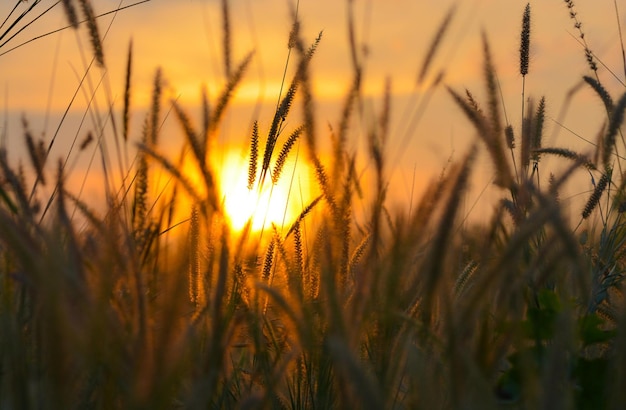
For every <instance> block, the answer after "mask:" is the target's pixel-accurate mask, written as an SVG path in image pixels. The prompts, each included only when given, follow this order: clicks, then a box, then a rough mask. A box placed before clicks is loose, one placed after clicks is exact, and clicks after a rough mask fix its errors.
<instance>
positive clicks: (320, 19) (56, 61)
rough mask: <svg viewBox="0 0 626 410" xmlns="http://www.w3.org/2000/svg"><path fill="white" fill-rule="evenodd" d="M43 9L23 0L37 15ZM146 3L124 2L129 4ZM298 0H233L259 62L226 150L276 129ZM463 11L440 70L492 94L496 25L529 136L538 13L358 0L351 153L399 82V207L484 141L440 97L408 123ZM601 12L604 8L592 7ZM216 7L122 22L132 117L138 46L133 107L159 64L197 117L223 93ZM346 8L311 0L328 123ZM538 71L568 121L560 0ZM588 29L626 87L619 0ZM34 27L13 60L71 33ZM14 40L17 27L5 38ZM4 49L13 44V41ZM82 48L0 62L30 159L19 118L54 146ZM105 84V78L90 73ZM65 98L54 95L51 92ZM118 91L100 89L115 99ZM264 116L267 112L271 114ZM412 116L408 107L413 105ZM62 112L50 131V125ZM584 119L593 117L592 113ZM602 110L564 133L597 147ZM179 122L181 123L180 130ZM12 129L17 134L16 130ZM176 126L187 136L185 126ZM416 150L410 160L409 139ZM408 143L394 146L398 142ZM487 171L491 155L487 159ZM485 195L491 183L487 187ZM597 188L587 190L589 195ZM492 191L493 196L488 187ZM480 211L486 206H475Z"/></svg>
mask: <svg viewBox="0 0 626 410" xmlns="http://www.w3.org/2000/svg"><path fill="white" fill-rule="evenodd" d="M15 1H16V0H7V1H2V2H1V3H0V17H2V18H4V16H6V15H7V14H8V12H9V11H10V9H11V8H12V7H13V3H14V2H15ZM33 1H35V0H29V2H27V3H23V4H22V5H20V9H24V8H25V7H28V6H29V5H31V4H32V2H33ZM133 2H134V1H129V0H124V1H122V5H128V4H131V3H133ZM289 2H291V3H292V4H295V2H293V1H292V0H232V1H231V2H230V4H231V12H232V16H231V24H232V28H233V30H234V31H233V37H234V38H233V40H234V52H233V56H234V58H235V62H236V61H238V60H239V59H241V58H242V57H243V56H244V55H245V54H246V53H247V51H249V50H255V57H254V60H253V64H252V66H251V69H250V70H249V71H248V72H247V74H246V79H245V81H244V83H243V84H242V86H241V88H240V89H239V91H238V93H237V95H236V98H235V100H234V106H233V107H232V108H233V109H232V110H231V112H230V114H229V116H228V117H227V118H226V121H225V127H224V129H223V132H222V135H221V136H220V138H221V139H222V141H223V142H225V141H231V140H238V141H245V140H246V138H247V133H248V131H249V128H250V124H251V121H252V119H253V118H252V115H253V112H254V107H255V106H256V104H258V103H259V102H262V103H263V104H264V105H262V106H261V107H262V110H261V116H260V118H259V120H260V123H261V126H262V127H263V126H265V127H267V126H268V122H269V121H270V118H268V117H267V115H268V109H267V107H271V105H272V104H275V101H276V93H277V90H278V86H279V84H280V79H281V75H282V72H283V69H284V64H285V58H286V56H287V37H288V33H289V27H290V19H289V8H288V4H289ZM52 3H54V2H53V1H51V0H43V1H42V3H41V6H38V7H37V10H40V11H43V10H44V9H45V8H47V5H51V4H52ZM453 3H456V4H457V6H458V9H457V14H456V17H455V20H454V21H453V26H452V30H451V32H450V33H449V35H448V37H447V38H446V41H445V42H444V44H443V47H442V48H441V50H440V53H439V55H438V57H437V60H436V61H435V66H434V70H433V72H436V71H437V70H439V69H441V68H442V67H445V69H446V77H445V81H444V82H445V83H446V84H447V85H450V86H452V87H453V88H455V89H457V90H461V91H462V90H463V89H464V88H465V87H468V88H470V89H471V90H472V91H473V92H474V93H475V94H476V95H477V96H478V97H479V98H480V97H482V95H483V94H482V88H481V84H482V82H481V78H480V64H481V58H482V56H481V52H480V31H481V29H484V30H486V32H487V33H488V36H489V39H490V41H491V46H492V52H493V57H494V61H495V64H496V67H497V69H498V75H499V78H500V81H501V85H502V90H503V96H504V101H505V102H506V108H507V114H508V116H509V120H510V122H511V123H512V124H513V125H514V126H515V127H516V129H519V123H520V113H519V111H520V109H521V95H520V92H521V77H520V75H519V73H518V64H519V63H518V47H519V30H520V24H521V15H522V11H523V9H524V6H525V4H526V1H525V0H524V1H522V0H507V1H502V0H465V1H463V0H461V1H457V2H454V1H450V0H437V1H435V0H426V1H414V0H386V1H382V0H369V1H368V0H357V1H354V10H355V16H356V26H357V36H358V39H357V41H358V42H359V44H361V45H363V44H366V45H367V48H368V50H369V54H368V58H367V59H366V69H365V75H366V80H365V84H364V91H365V94H366V95H367V96H368V97H372V98H368V99H367V100H366V105H365V111H364V116H363V118H361V119H356V120H355V124H354V125H353V128H352V130H353V135H352V141H351V143H352V147H353V149H359V148H360V147H362V144H363V141H364V140H365V137H364V136H365V135H366V130H367V126H368V125H369V120H368V118H369V117H371V115H372V114H371V113H372V112H374V111H375V110H377V109H378V107H379V105H380V101H379V100H380V99H379V92H380V90H382V88H383V84H384V80H385V78H386V77H387V76H389V77H390V78H391V80H392V89H393V93H394V100H393V102H392V104H393V110H394V111H393V114H392V120H393V124H392V128H391V129H392V136H391V138H392V141H390V147H389V150H390V152H391V153H390V154H389V155H390V158H393V169H390V170H389V173H390V177H391V179H392V181H393V182H392V187H393V192H394V196H395V199H399V200H408V198H409V196H410V194H409V192H410V191H411V185H412V181H413V170H416V174H417V177H416V179H417V180H419V181H422V182H421V184H423V181H424V180H427V179H429V178H430V177H431V176H435V175H437V174H438V173H439V172H440V171H441V169H442V168H443V167H444V166H445V164H446V163H447V161H448V159H449V158H450V157H452V158H460V157H461V156H462V155H463V153H464V148H465V147H466V146H467V144H468V142H469V141H471V140H472V138H473V131H472V129H471V127H470V126H469V123H468V122H467V121H466V120H465V119H464V118H463V117H462V115H461V114H460V113H459V110H458V109H457V108H456V107H455V106H454V105H453V104H452V102H451V100H450V98H449V97H448V95H447V94H446V93H445V91H444V90H443V89H442V88H440V89H439V90H438V91H437V92H436V93H435V94H434V96H433V98H432V100H431V102H430V103H429V105H428V107H427V111H426V113H425V116H424V117H423V118H422V119H421V120H420V122H419V123H418V124H417V126H416V127H415V128H412V129H407V124H408V121H406V120H404V121H403V120H402V119H403V118H404V117H403V116H402V113H403V112H405V111H407V109H408V110H409V111H408V112H412V111H411V110H412V108H411V106H410V105H408V104H409V103H410V101H411V97H412V96H415V95H419V92H420V91H421V89H419V88H415V79H416V75H417V71H418V68H419V66H420V63H421V61H422V58H423V56H424V53H425V50H426V48H427V45H428V43H429V42H430V39H431V38H432V36H433V33H434V31H435V29H436V27H437V25H438V23H439V22H440V21H441V19H442V17H443V16H444V14H445V13H446V11H447V9H448V8H449V6H450V5H451V4H453ZM592 3H593V4H592ZM117 4H118V1H114V0H94V6H95V7H96V9H97V11H98V12H103V11H108V10H110V9H112V8H114V7H115V6H116V5H117ZM219 4H220V2H219V1H217V0H176V1H174V0H152V1H151V2H149V3H147V4H142V5H139V6H137V7H133V8H130V9H127V10H124V11H122V12H121V13H119V14H118V15H117V16H116V17H115V20H114V21H113V23H112V24H111V27H110V31H109V33H108V34H107V37H106V39H105V57H106V61H107V69H108V71H107V76H108V81H109V84H110V89H111V93H112V98H113V99H114V100H115V101H116V107H117V109H118V110H119V109H121V98H122V97H121V95H122V91H123V75H124V69H125V58H126V50H127V45H128V42H129V40H130V39H131V38H132V39H133V54H134V57H133V58H134V69H133V97H132V98H133V104H134V107H135V110H136V111H137V113H138V112H140V111H141V110H142V107H145V105H146V103H147V101H148V98H149V93H150V89H151V84H152V78H153V76H154V72H155V69H156V68H157V67H161V68H162V69H163V73H164V77H165V79H166V81H167V95H168V96H170V97H177V98H179V99H180V101H181V104H182V105H183V106H184V107H185V108H187V109H189V111H190V112H193V113H196V112H198V109H197V108H196V105H197V103H198V101H199V92H200V87H201V85H202V84H206V85H208V89H209V92H210V94H211V96H212V97H215V96H216V94H217V92H218V90H219V88H220V87H221V85H222V81H223V75H222V62H221V61H222V60H221V46H220V42H221V22H220V13H219ZM347 4H348V2H347V1H343V0H301V1H300V9H299V15H300V18H301V21H302V24H303V30H304V36H305V38H306V39H309V40H311V41H312V39H313V38H314V37H315V35H316V34H317V32H318V31H320V30H323V31H324V36H323V39H322V43H321V45H320V48H319V51H318V53H317V55H316V56H315V59H314V63H313V80H314V83H315V85H316V87H315V96H316V98H317V100H316V104H317V108H318V120H319V121H320V123H321V124H322V125H324V124H326V123H331V124H337V122H338V119H339V114H338V112H339V110H338V107H340V105H339V104H340V102H341V100H342V96H343V95H344V94H345V92H346V90H347V89H348V86H349V84H350V80H351V71H350V64H349V58H348V43H347V35H346V34H347V28H346V16H347V14H346V10H347ZM531 6H532V34H531V50H532V51H531V68H530V73H529V76H528V77H527V81H526V86H527V94H528V95H532V96H535V97H537V98H538V97H540V96H541V95H545V96H546V98H547V102H548V115H549V117H550V118H556V117H557V115H558V112H559V109H560V108H561V105H562V103H563V99H564V97H565V93H566V92H567V91H568V90H569V88H570V87H572V86H573V85H574V84H576V82H577V81H578V80H579V79H580V78H581V76H582V75H583V74H586V73H587V66H586V63H585V59H584V54H583V51H582V49H581V47H580V45H579V44H578V43H577V41H576V39H575V38H574V37H573V34H574V33H575V31H574V28H573V22H572V21H571V20H570V19H569V18H568V14H567V9H566V7H565V4H564V2H563V1H561V0H549V1H548V0H542V1H533V2H531ZM576 6H577V11H578V13H579V17H580V19H581V20H582V21H583V24H584V25H583V29H584V31H585V33H586V36H587V37H586V38H587V40H588V41H589V44H590V47H591V48H592V50H594V52H596V53H597V55H598V56H599V58H600V59H601V60H602V61H603V62H604V63H605V64H606V65H607V66H609V67H610V68H611V69H612V70H614V72H615V73H616V74H617V75H618V76H619V77H620V78H621V79H622V81H623V78H624V74H623V71H624V70H623V68H622V65H621V54H620V52H619V51H618V50H619V40H618V34H617V28H616V19H615V13H614V8H613V2H611V1H605V2H578V3H576ZM57 9H58V10H57V11H53V12H52V13H49V14H48V15H46V16H45V17H44V18H42V19H41V20H39V21H37V22H35V23H34V24H33V25H32V26H31V27H30V28H28V29H27V30H25V31H24V32H23V33H22V34H20V35H19V36H17V37H16V38H15V39H13V40H12V41H11V42H10V43H8V44H7V45H5V46H4V47H2V48H0V54H1V53H5V52H7V50H8V49H10V48H11V47H13V46H15V45H18V44H20V43H21V42H23V41H25V40H28V39H30V38H32V37H34V36H36V35H39V34H43V33H46V32H47V31H50V30H52V29H55V28H58V27H62V26H64V25H66V21H65V18H64V16H63V15H62V13H61V9H60V6H58V7H57ZM621 12H622V18H621V22H622V24H626V21H625V20H624V16H626V10H621ZM111 18H112V17H111V16H107V17H103V18H102V19H100V20H99V27H100V31H101V33H104V32H105V30H106V28H107V27H108V26H109V23H110V22H111ZM2 31H4V28H3V29H2V30H0V32H2ZM0 43H1V42H0ZM80 43H81V44H82V47H83V49H84V50H85V51H88V42H87V41H86V40H85V39H84V38H83V37H82V36H81V40H80ZM78 44H79V41H78V40H77V36H76V35H75V33H74V32H72V31H70V30H66V31H63V32H60V33H57V34H54V35H51V36H48V37H46V38H43V39H40V40H37V41H35V42H33V43H31V44H28V45H26V46H23V47H21V48H18V49H16V50H13V51H10V52H8V53H6V54H4V55H1V56H0V87H1V90H2V93H1V99H0V108H1V112H2V114H1V118H2V121H0V127H2V129H0V131H2V133H6V135H7V141H8V144H9V149H10V150H11V151H15V152H22V150H23V148H22V142H21V132H20V120H19V118H20V116H21V115H22V114H26V116H27V117H28V118H29V120H30V121H31V126H32V127H33V131H36V132H37V133H43V134H44V135H45V136H46V138H47V140H49V138H51V135H52V134H53V133H54V130H55V129H56V127H57V125H58V123H59V120H60V115H61V113H62V111H63V110H64V109H65V107H66V106H67V105H68V103H69V101H70V99H71V96H72V94H73V93H74V91H75V89H76V86H77V81H78V80H77V78H78V76H80V75H82V73H83V72H84V68H83V67H84V65H83V63H82V61H81V58H80V53H79V52H78V51H79V49H80V48H79V46H78ZM600 76H601V79H602V80H603V81H604V82H605V84H606V85H607V86H608V87H609V88H610V90H611V91H612V92H613V95H614V96H617V95H618V93H621V92H623V86H621V85H619V84H618V82H617V81H614V80H613V79H612V77H611V76H610V74H609V73H607V71H606V70H605V69H601V70H600ZM91 78H92V81H94V83H95V82H97V79H98V73H97V72H94V74H93V75H92V76H91ZM51 90H52V92H51ZM104 96H105V94H104V93H100V94H99V99H100V100H99V101H100V104H102V105H104V104H105V99H104ZM85 101H86V97H84V96H83V95H82V94H81V95H79V97H78V99H77V101H76V102H75V105H74V106H73V109H72V110H71V115H70V119H69V120H68V121H67V122H66V123H65V124H64V126H63V128H62V132H61V133H60V135H61V136H60V137H59V143H58V148H57V151H56V155H57V156H59V155H62V154H63V152H64V150H66V149H67V146H68V144H69V143H70V142H71V140H72V139H73V138H74V135H76V134H77V133H78V134H79V135H81V136H82V135H83V134H84V133H85V132H86V131H84V130H86V129H88V127H89V126H88V125H87V126H86V128H83V129H82V130H81V131H77V129H78V125H77V124H78V121H79V119H80V117H81V115H82V114H83V113H84V107H85ZM263 107H265V108H263ZM407 107H408V108H407ZM47 110H49V115H48V122H47V123H45V122H44V118H45V117H46V115H45V113H46V111H47ZM582 113H584V115H583V114H582ZM602 119H603V117H602V107H601V103H600V102H599V100H598V99H597V98H596V97H595V96H594V95H593V93H592V92H590V91H589V90H583V91H582V92H580V93H578V95H577V96H576V98H575V100H574V103H573V104H572V106H571V109H570V111H569V114H568V115H567V116H566V117H565V119H564V121H565V125H566V126H567V127H568V128H570V129H572V130H574V131H575V132H577V133H579V134H581V135H583V136H585V137H586V138H589V139H593V138H594V137H595V134H596V132H597V130H598V127H599V125H600V124H601V122H602ZM173 121H174V120H173V119H172V120H171V121H170V122H173ZM141 122H142V115H140V114H136V115H134V116H133V124H132V126H133V130H134V139H135V140H137V139H139V135H138V132H139V130H140V129H141ZM4 124H8V128H7V129H6V130H5V125H4ZM172 129H175V130H177V127H176V126H175V124H174V125H172ZM326 129H327V128H326V127H324V126H322V127H319V128H318V131H320V135H319V137H320V138H321V139H324V138H326ZM405 135H407V138H408V139H407V140H406V141H408V143H407V144H406V146H404V147H403V148H402V150H401V151H402V154H400V155H398V154H397V153H398V151H399V150H398V147H397V145H398V144H399V141H404V136H405ZM545 135H546V139H545V140H544V145H551V146H555V145H557V146H562V147H567V148H573V149H582V150H584V149H585V147H587V145H585V143H584V142H583V141H581V140H580V139H578V138H577V137H575V136H572V135H571V134H569V133H568V132H566V131H563V130H562V131H560V132H559V133H558V134H557V133H555V132H554V123H553V122H552V121H548V124H547V132H546V134H545ZM394 144H395V146H394ZM485 163H486V159H485ZM478 169H479V170H478V171H477V175H478V176H479V177H482V178H483V179H485V178H487V175H488V174H489V172H490V169H489V167H488V166H483V167H479V168H478ZM476 188H481V187H480V186H477V187H476ZM586 189H588V187H581V188H580V190H581V191H583V190H586ZM478 190H480V189H478ZM469 202H470V203H471V202H473V199H470V200H469Z"/></svg>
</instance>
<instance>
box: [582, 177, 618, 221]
mask: <svg viewBox="0 0 626 410" xmlns="http://www.w3.org/2000/svg"><path fill="white" fill-rule="evenodd" d="M611 174H612V172H611V169H607V170H606V171H605V172H604V173H603V174H602V177H600V180H599V181H598V185H596V188H595V189H594V190H593V193H592V194H591V196H590V197H589V200H588V201H587V204H586V205H585V208H584V209H583V212H582V217H583V219H587V218H589V216H590V215H591V213H592V212H593V210H594V209H595V208H596V206H598V203H599V202H600V198H601V197H602V194H603V193H604V191H605V190H606V187H607V186H608V184H609V182H610V181H611Z"/></svg>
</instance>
